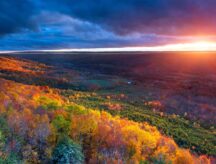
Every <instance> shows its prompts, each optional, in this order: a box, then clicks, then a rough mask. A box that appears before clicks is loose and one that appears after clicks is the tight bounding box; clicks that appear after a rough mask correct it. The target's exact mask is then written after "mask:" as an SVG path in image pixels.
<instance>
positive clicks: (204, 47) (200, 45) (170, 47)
mask: <svg viewBox="0 0 216 164" xmlns="http://www.w3.org/2000/svg"><path fill="white" fill-rule="evenodd" d="M41 51H50V52H52V51H53V52H67V51H76V52H79V51H82V52H113V51H117V52H118V51H119V52H126V51H216V42H208V41H199V42H191V43H177V44H167V45H161V46H149V47H147V46H146V47H119V48H117V47H116V48H72V49H58V50H41Z"/></svg>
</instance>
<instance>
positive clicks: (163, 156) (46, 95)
mask: <svg viewBox="0 0 216 164" xmlns="http://www.w3.org/2000/svg"><path fill="white" fill-rule="evenodd" d="M47 68H48V67H47V66H45V65H43V64H38V63H33V62H30V61H24V60H17V59H13V58H8V57H0V70H1V72H0V75H1V76H0V77H1V78H0V163H11V164H14V163H65V164H67V163H68V164H69V163H76V164H78V163H142V164H148V163H155V164H157V163H158V164H163V163H174V164H210V163H214V162H215V161H214V157H213V156H214V155H215V154H214V150H213V151H212V152H210V153H209V154H210V156H207V155H204V154H203V155H202V153H200V152H199V153H196V151H191V150H190V149H186V148H181V147H180V146H181V145H178V144H176V142H175V141H174V140H173V139H172V138H171V135H170V136H166V135H165V134H166V133H165V132H164V131H161V129H160V130H159V129H158V128H157V125H155V126H153V125H154V123H153V124H152V123H151V121H149V120H150V119H146V121H141V120H137V121H136V119H138V118H134V119H133V118H130V115H126V114H125V115H123V114H121V112H119V111H121V110H123V109H122V108H124V106H122V105H121V104H118V103H112V102H110V101H107V102H102V105H101V106H95V108H94V105H90V104H88V103H89V102H87V101H86V103H85V102H83V100H82V99H81V98H82V93H80V92H79V93H78V92H77V91H73V90H68V89H67V90H66V89H64V88H63V89H61V88H58V87H57V88H55V85H51V86H52V87H50V86H48V85H41V84H40V85H39V84H37V82H35V84H33V83H32V84H31V85H30V82H27V81H24V82H23V83H21V80H16V79H15V80H14V79H13V77H15V76H10V77H9V75H12V74H14V75H21V74H22V75H25V78H26V77H29V78H32V79H35V78H37V77H40V76H42V75H43V74H45V72H46V69H47ZM25 78H23V79H25ZM37 79H38V78H37ZM42 79H44V78H42ZM40 80H41V79H40ZM26 83H27V84H26ZM46 83H47V82H46ZM53 83H54V82H53ZM85 95H86V94H85ZM94 96H95V97H96V93H94V92H88V98H89V97H91V98H92V97H94ZM120 96H122V97H124V95H120ZM115 98H116V97H115ZM109 99H110V97H106V100H109ZM81 100H82V101H81ZM97 103H99V102H97ZM148 105H150V106H151V105H152V104H148ZM153 105H155V104H153ZM156 105H157V104H156ZM98 107H101V108H100V109H98ZM106 109H109V111H110V112H109V111H107V110H106ZM113 111H114V112H113ZM127 112H128V110H127ZM110 113H111V114H110ZM127 116H129V117H128V118H127ZM157 117H163V114H162V113H159V116H157ZM176 119H178V118H176ZM133 120H135V121H133ZM162 129H163V128H162ZM188 137H190V136H188ZM213 146H215V145H213ZM188 148H190V147H188ZM194 149H195V148H194ZM211 150H212V149H211ZM201 152H202V151H201Z"/></svg>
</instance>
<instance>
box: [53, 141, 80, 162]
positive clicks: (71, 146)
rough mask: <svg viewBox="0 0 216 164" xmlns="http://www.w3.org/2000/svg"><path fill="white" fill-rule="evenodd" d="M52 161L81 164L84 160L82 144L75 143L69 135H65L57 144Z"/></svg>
mask: <svg viewBox="0 0 216 164" xmlns="http://www.w3.org/2000/svg"><path fill="white" fill-rule="evenodd" d="M52 161H53V163H64V164H71V163H76V164H81V163H83V162H84V155H83V153H82V149H81V147H80V145H78V144H76V143H74V142H73V141H72V140H71V139H70V138H69V137H64V138H62V139H61V140H60V141H59V143H58V144H57V145H56V147H55V149H54V151H53V154H52Z"/></svg>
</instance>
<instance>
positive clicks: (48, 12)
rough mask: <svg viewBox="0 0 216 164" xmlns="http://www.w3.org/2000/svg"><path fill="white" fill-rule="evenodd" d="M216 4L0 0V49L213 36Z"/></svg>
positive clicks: (147, 0)
mask: <svg viewBox="0 0 216 164" xmlns="http://www.w3.org/2000/svg"><path fill="white" fill-rule="evenodd" d="M215 7H216V1H215V0H205V1H204V0H181V1H180V0H118V1H116V0H80V1H78V0H46V1H45V0H1V1H0V11H1V12H0V22H1V23H0V44H1V46H0V49H42V48H43V49H44V48H45V49H48V48H51V49H55V48H70V47H71V48H72V47H73V48H74V47H78V48H79V47H109V46H112V47H113V46H114V47H117V46H136V45H137V46H141V45H154V44H165V43H170V42H179V41H185V40H193V36H194V37H198V38H199V37H203V36H204V38H205V37H211V38H214V36H215V35H216V19H215V15H216V10H215Z"/></svg>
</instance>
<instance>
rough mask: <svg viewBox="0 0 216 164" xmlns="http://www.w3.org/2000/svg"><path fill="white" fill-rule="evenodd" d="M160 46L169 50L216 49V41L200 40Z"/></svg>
mask: <svg viewBox="0 0 216 164" xmlns="http://www.w3.org/2000/svg"><path fill="white" fill-rule="evenodd" d="M158 48H159V49H161V50H168V51H216V42H210V41H198V42H192V43H179V44H170V45H165V46H160V47H158Z"/></svg>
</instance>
